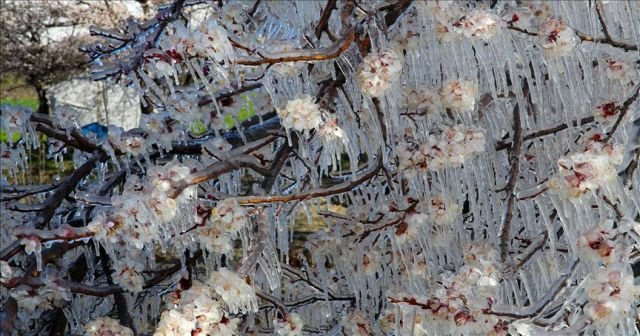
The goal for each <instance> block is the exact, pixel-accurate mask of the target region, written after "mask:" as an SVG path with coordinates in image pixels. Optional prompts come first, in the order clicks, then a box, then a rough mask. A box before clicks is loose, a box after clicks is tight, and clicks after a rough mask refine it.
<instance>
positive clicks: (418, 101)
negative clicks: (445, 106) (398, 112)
mask: <svg viewBox="0 0 640 336" xmlns="http://www.w3.org/2000/svg"><path fill="white" fill-rule="evenodd" d="M404 98H405V99H404V102H403V107H405V108H408V109H410V110H414V109H415V110H418V111H419V112H420V111H425V112H426V114H427V115H430V114H435V113H438V112H440V111H441V109H442V103H441V102H440V96H439V95H438V93H437V91H436V90H434V89H432V88H429V87H422V88H419V89H405V91H404Z"/></svg>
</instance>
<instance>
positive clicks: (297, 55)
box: [236, 30, 355, 66]
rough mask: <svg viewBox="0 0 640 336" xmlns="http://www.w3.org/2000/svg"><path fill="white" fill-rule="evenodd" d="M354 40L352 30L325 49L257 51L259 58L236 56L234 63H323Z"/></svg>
mask: <svg viewBox="0 0 640 336" xmlns="http://www.w3.org/2000/svg"><path fill="white" fill-rule="evenodd" d="M354 38H355V32H354V31H353V30H351V31H348V32H347V33H346V34H345V36H342V37H341V38H340V39H339V40H338V41H336V42H335V43H334V44H332V45H331V46H329V47H326V48H315V49H302V50H295V51H285V52H281V53H274V54H271V53H267V52H265V51H259V52H258V53H259V54H260V55H261V57H252V56H238V57H237V58H236V63H237V64H240V65H247V66H256V65H262V64H276V63H283V62H311V61H325V60H330V59H334V58H336V57H338V56H340V55H341V54H342V53H343V52H345V51H346V50H347V49H349V47H350V46H351V42H353V40H354Z"/></svg>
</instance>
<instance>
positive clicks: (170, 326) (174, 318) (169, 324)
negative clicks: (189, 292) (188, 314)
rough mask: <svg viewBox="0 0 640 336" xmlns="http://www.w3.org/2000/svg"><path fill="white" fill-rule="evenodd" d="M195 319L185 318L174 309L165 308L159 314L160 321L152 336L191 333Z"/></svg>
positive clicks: (174, 335)
mask: <svg viewBox="0 0 640 336" xmlns="http://www.w3.org/2000/svg"><path fill="white" fill-rule="evenodd" d="M195 327H196V321H195V320H190V319H187V318H185V317H184V316H183V315H182V314H181V313H180V312H179V311H177V310H175V309H170V310H166V311H164V312H163V313H162V315H161V316H160V323H158V327H157V328H156V331H155V333H154V334H153V335H154V336H182V335H192V333H191V332H192V331H193V330H194V329H195Z"/></svg>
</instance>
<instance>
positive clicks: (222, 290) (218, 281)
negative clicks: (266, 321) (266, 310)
mask: <svg viewBox="0 0 640 336" xmlns="http://www.w3.org/2000/svg"><path fill="white" fill-rule="evenodd" d="M210 282H211V283H212V284H213V288H214V290H215V292H216V293H217V294H218V295H220V297H221V298H222V300H223V301H224V303H225V304H226V305H227V307H228V308H229V311H230V312H231V313H232V314H236V313H239V312H242V313H245V312H256V311H258V299H257V297H256V292H255V291H254V289H253V287H251V286H250V285H249V284H247V283H246V282H245V281H244V280H243V279H242V278H240V277H239V276H238V275H237V274H236V273H234V272H232V271H230V270H228V269H226V268H221V269H220V270H218V271H217V272H213V274H212V275H211V280H210Z"/></svg>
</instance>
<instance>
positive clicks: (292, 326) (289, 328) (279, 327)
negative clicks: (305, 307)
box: [273, 313, 304, 336]
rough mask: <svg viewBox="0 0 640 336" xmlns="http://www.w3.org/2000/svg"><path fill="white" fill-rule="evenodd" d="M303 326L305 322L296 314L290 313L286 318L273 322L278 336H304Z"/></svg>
mask: <svg viewBox="0 0 640 336" xmlns="http://www.w3.org/2000/svg"><path fill="white" fill-rule="evenodd" d="M303 326H304V321H302V318H301V317H300V315H298V314H296V313H289V314H287V316H285V317H284V318H282V319H276V320H274V321H273V327H274V329H275V333H276V335H278V336H302V327H303Z"/></svg>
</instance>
